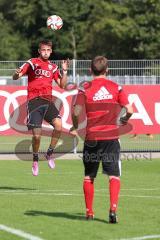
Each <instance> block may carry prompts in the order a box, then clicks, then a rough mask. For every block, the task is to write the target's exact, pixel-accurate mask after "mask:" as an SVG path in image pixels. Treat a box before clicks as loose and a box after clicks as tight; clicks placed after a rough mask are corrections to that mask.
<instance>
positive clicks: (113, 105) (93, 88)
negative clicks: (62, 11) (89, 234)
mask: <svg viewBox="0 0 160 240" xmlns="http://www.w3.org/2000/svg"><path fill="white" fill-rule="evenodd" d="M91 72H92V75H93V80H92V81H91V83H88V84H84V89H81V90H79V93H78V95H77V100H76V103H75V105H74V110H73V114H72V120H73V127H72V128H71V129H70V132H71V134H73V135H76V129H78V120H79V116H80V115H81V114H82V110H83V109H84V108H83V106H85V111H86V116H87V126H86V135H85V142H84V149H83V163H84V168H85V177H84V181H83V190H84V197H85V204H86V218H87V219H88V220H89V219H93V218H94V211H93V198H94V179H95V178H96V175H97V171H98V168H99V163H100V161H102V168H103V173H104V174H107V175H108V176H109V191H110V209H109V222H110V223H117V222H118V219H117V214H116V211H117V205H118V198H119V192H120V175H121V168H120V143H119V139H118V138H119V136H118V135H119V134H118V131H117V129H119V128H118V126H117V124H116V120H117V118H118V116H119V113H120V110H121V108H122V107H124V108H125V109H126V114H125V116H123V117H121V118H120V123H121V124H126V123H127V121H128V120H129V118H130V117H131V115H132V113H133V109H132V106H131V105H130V104H129V103H128V99H127V97H126V95H125V93H124V90H123V89H122V87H121V86H119V85H118V84H116V83H114V82H113V81H110V80H108V79H107V78H106V74H107V72H108V62H107V59H106V58H105V57H103V56H97V57H95V58H94V59H93V60H92V62H91ZM118 108H119V111H118Z"/></svg>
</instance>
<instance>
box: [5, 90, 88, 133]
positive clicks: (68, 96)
mask: <svg viewBox="0 0 160 240" xmlns="http://www.w3.org/2000/svg"><path fill="white" fill-rule="evenodd" d="M76 94H77V90H76V89H75V90H73V91H65V92H58V91H56V90H53V91H52V95H53V96H54V97H55V99H56V100H55V105H56V107H57V108H58V109H60V105H62V106H63V109H62V114H61V116H62V126H63V128H64V129H65V130H67V131H68V130H69V129H70V128H71V126H72V125H71V122H70V121H71V120H70V121H69V120H68V119H69V115H70V111H71V110H70V108H71V101H72V97H73V96H74V95H76ZM26 96H27V90H26V89H20V90H17V91H14V92H12V93H11V92H9V91H7V90H0V97H1V109H2V115H1V118H0V119H1V120H0V132H4V131H7V130H9V129H11V128H13V129H14V130H16V131H18V132H27V131H28V129H27V127H26V121H27V109H26V102H24V97H25V99H27V98H26ZM2 97H3V98H4V101H2ZM22 99H23V103H22ZM20 100H21V101H20ZM11 108H12V109H13V111H11ZM21 111H24V114H23V116H22V114H21ZM20 118H21V120H20V121H19V120H18V119H20ZM22 118H23V121H22ZM42 126H43V127H45V129H46V130H47V129H48V130H50V129H52V126H50V125H47V124H43V125H42ZM85 126H86V121H85V120H84V121H82V123H81V124H80V129H82V128H84V127H85Z"/></svg>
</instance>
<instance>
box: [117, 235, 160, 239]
mask: <svg viewBox="0 0 160 240" xmlns="http://www.w3.org/2000/svg"><path fill="white" fill-rule="evenodd" d="M145 239H160V235H150V236H149V235H148V236H143V237H134V238H120V239H117V240H145Z"/></svg>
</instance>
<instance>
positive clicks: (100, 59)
mask: <svg viewBox="0 0 160 240" xmlns="http://www.w3.org/2000/svg"><path fill="white" fill-rule="evenodd" d="M107 68H108V60H107V58H105V57H104V56H96V57H95V58H93V60H92V62H91V70H92V72H93V74H94V75H95V76H98V75H103V74H105V73H106V71H107Z"/></svg>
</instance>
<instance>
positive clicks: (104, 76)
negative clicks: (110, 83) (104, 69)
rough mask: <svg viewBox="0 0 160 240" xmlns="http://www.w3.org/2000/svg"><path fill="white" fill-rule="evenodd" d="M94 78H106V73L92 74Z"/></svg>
mask: <svg viewBox="0 0 160 240" xmlns="http://www.w3.org/2000/svg"><path fill="white" fill-rule="evenodd" d="M94 78H106V75H104V74H103V75H99V76H95V75H94Z"/></svg>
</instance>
